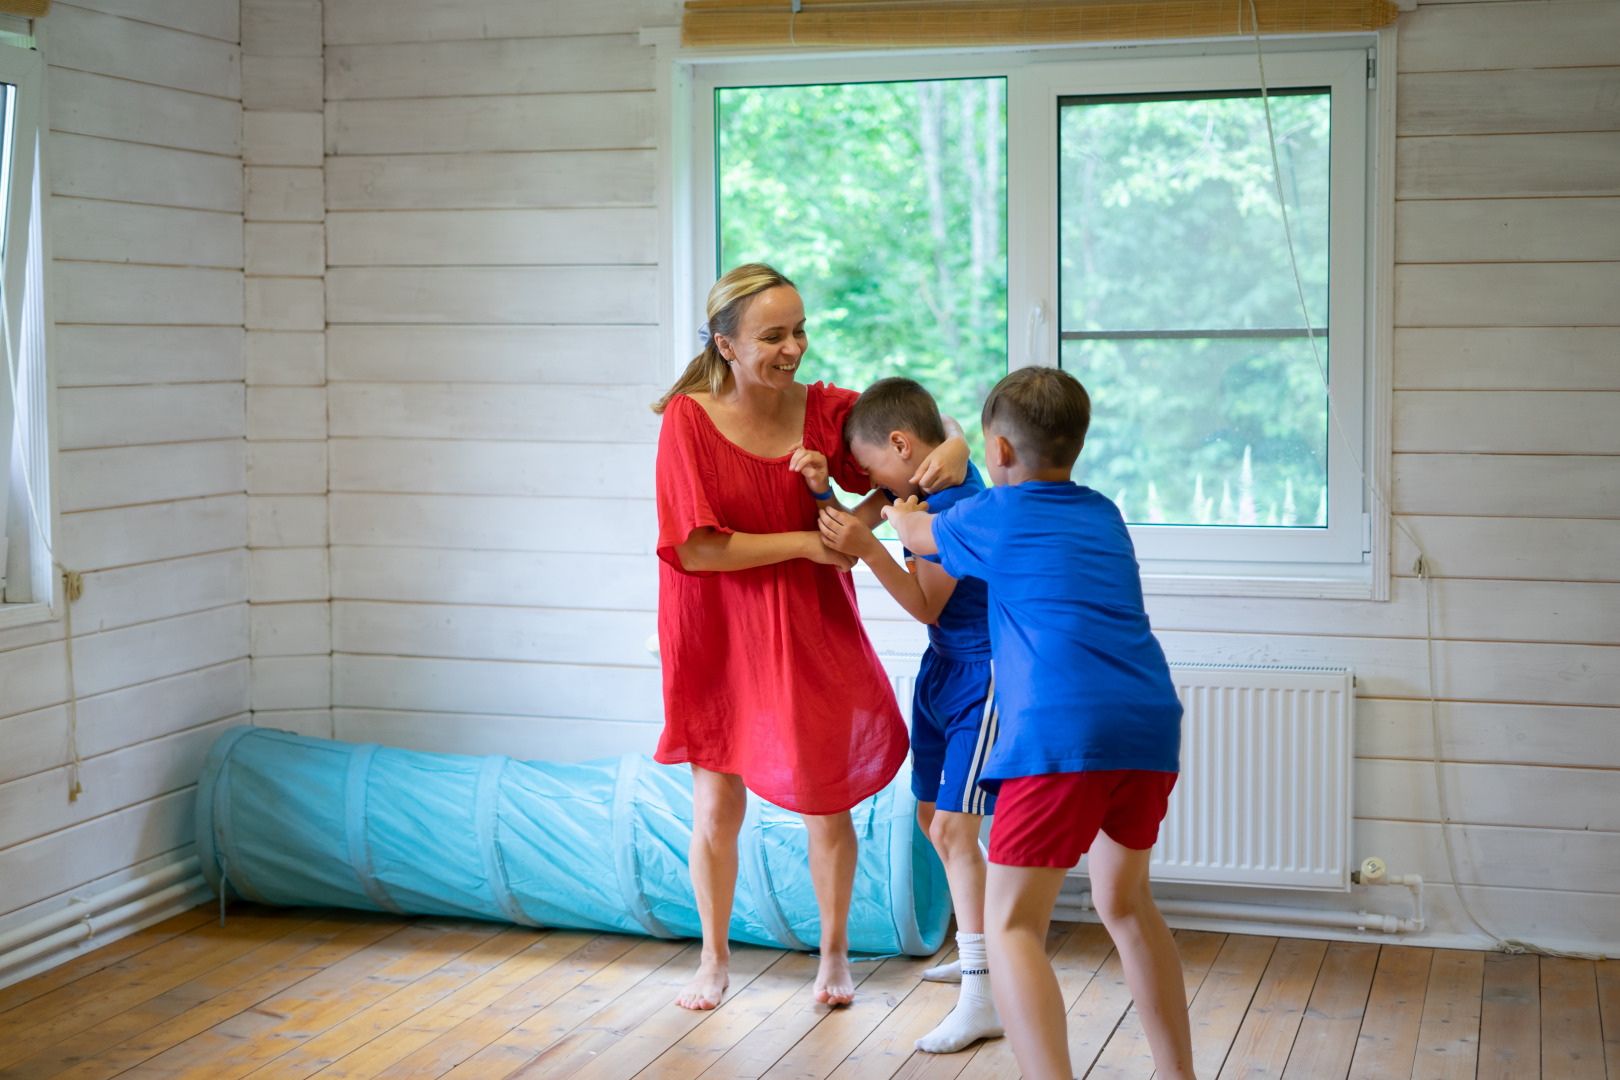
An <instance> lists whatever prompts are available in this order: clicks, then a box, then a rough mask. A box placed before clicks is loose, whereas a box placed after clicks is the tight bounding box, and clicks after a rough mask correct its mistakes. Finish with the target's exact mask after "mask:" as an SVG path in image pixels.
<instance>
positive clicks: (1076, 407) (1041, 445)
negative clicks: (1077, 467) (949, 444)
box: [980, 367, 1091, 469]
mask: <svg viewBox="0 0 1620 1080" xmlns="http://www.w3.org/2000/svg"><path fill="white" fill-rule="evenodd" d="M980 422H981V423H982V424H983V426H984V430H985V433H986V434H987V435H988V434H989V432H990V428H991V426H992V425H994V426H995V428H996V431H997V433H998V434H1000V435H1001V436H1003V437H1004V438H1006V440H1007V441H1008V442H1010V443H1012V444H1013V449H1014V450H1016V451H1018V453H1019V455H1020V456H1025V455H1027V456H1029V457H1031V458H1033V459H1035V461H1037V462H1038V463H1039V465H1040V467H1042V468H1048V469H1051V468H1063V469H1067V468H1072V467H1073V466H1074V462H1075V459H1076V458H1078V457H1079V456H1080V448H1081V447H1082V446H1084V445H1085V444H1086V429H1087V428H1089V427H1090V426H1091V395H1089V394H1087V393H1086V388H1085V387H1084V386H1081V385H1080V380H1079V379H1076V378H1075V377H1074V376H1073V375H1070V374H1069V373H1068V372H1067V371H1062V370H1059V369H1058V368H1051V367H1026V368H1019V369H1018V370H1017V371H1013V372H1010V373H1008V375H1007V377H1006V378H1005V379H1002V380H1001V381H1000V382H998V383H996V385H995V386H994V387H993V388H991V390H990V396H989V397H987V398H985V399H984V412H983V413H981V414H980Z"/></svg>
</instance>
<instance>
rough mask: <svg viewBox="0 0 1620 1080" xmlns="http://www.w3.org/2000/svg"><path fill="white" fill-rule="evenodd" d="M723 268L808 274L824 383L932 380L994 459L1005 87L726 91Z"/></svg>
mask: <svg viewBox="0 0 1620 1080" xmlns="http://www.w3.org/2000/svg"><path fill="white" fill-rule="evenodd" d="M715 128H716V148H715V149H716V154H715V158H716V174H717V176H718V183H717V184H716V199H715V206H716V217H717V226H718V241H717V243H718V251H719V259H718V263H717V270H718V271H719V272H724V271H725V270H728V269H730V268H731V267H733V266H737V265H739V264H741V263H746V262H754V261H761V262H770V263H773V264H776V265H778V266H779V267H781V268H783V270H784V272H785V273H788V275H789V276H790V277H794V276H795V275H797V277H796V280H797V281H798V284H799V287H800V289H801V291H802V293H803V295H804V300H805V310H806V313H807V316H809V317H810V318H811V320H812V327H811V329H812V330H813V332H814V334H815V338H814V341H813V342H812V348H813V349H814V353H815V356H816V357H817V362H816V364H815V372H816V375H815V377H816V378H824V379H827V380H828V381H830V382H836V383H838V384H839V385H840V386H847V387H851V388H854V389H859V388H861V387H863V386H867V385H869V384H870V383H872V382H874V381H876V380H877V379H881V378H884V377H886V376H889V375H906V376H910V377H911V378H914V379H917V380H918V381H919V382H922V383H923V384H925V385H927V386H929V387H930V388H931V389H932V390H933V391H934V393H935V394H936V395H937V396H938V398H939V404H940V408H941V410H942V411H943V412H945V413H946V414H947V415H950V416H955V417H956V418H957V419H958V420H960V421H961V423H962V426H963V428H964V429H965V430H966V431H967V434H968V438H969V441H970V442H971V443H972V444H973V445H974V447H975V450H976V451H977V452H978V453H979V454H981V455H982V452H983V440H982V438H981V436H980V432H979V418H978V413H979V403H980V402H982V401H983V400H984V396H985V394H986V393H988V392H989V390H990V388H991V387H992V386H994V385H995V384H996V381H997V380H998V379H1000V378H1001V377H1002V376H1003V375H1005V374H1006V372H1007V180H1006V175H1007V174H1006V165H1005V162H1006V145H1007V120H1006V80H1005V79H1000V78H991V79H954V80H946V81H932V80H930V81H897V82H878V83H842V84H833V85H825V84H822V85H810V86H757V87H723V88H720V89H719V90H717V91H716V94H715Z"/></svg>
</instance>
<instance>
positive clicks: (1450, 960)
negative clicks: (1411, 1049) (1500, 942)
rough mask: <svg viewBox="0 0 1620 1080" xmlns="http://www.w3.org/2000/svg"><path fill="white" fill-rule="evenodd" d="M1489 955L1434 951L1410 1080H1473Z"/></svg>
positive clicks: (1443, 950)
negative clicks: (1481, 1002) (1486, 959)
mask: <svg viewBox="0 0 1620 1080" xmlns="http://www.w3.org/2000/svg"><path fill="white" fill-rule="evenodd" d="M1484 975H1485V954H1484V953H1482V952H1471V951H1457V950H1454V949H1436V950H1435V953H1434V959H1433V961H1431V962H1430V965H1429V987H1428V990H1427V991H1426V992H1425V994H1424V998H1423V1021H1422V1023H1421V1024H1419V1026H1418V1045H1417V1053H1416V1055H1415V1057H1414V1059H1413V1061H1412V1080H1474V1077H1475V1075H1476V1074H1477V1072H1478V1066H1479V1015H1480V996H1481V994H1482V992H1483V979H1484Z"/></svg>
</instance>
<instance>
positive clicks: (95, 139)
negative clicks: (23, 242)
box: [0, 0, 249, 974]
mask: <svg viewBox="0 0 1620 1080" xmlns="http://www.w3.org/2000/svg"><path fill="white" fill-rule="evenodd" d="M43 26H44V30H43V44H44V49H45V54H46V60H47V61H48V63H49V71H48V101H47V108H48V113H49V131H48V133H47V135H46V138H45V144H46V152H45V158H46V161H47V162H48V165H49V169H50V176H49V182H50V190H51V191H52V193H53V194H52V195H51V197H50V205H49V207H48V215H49V216H48V217H47V219H46V220H47V223H48V228H49V234H48V243H49V247H47V251H48V252H51V253H53V254H54V259H55V261H54V263H53V264H52V265H51V267H50V271H49V273H50V282H49V284H50V288H51V290H52V292H51V295H50V297H49V302H50V304H51V314H52V316H53V318H54V321H55V323H56V327H55V332H54V338H53V339H52V341H51V343H50V344H51V347H52V349H51V353H50V358H49V362H50V364H51V365H52V367H53V369H54V372H55V379H56V384H57V387H58V389H57V394H56V403H57V415H56V422H57V438H58V441H59V444H60V448H61V452H60V455H59V456H58V458H57V459H56V470H57V471H56V477H55V482H56V492H57V499H58V502H59V505H60V509H61V518H60V522H59V532H58V538H59V539H58V550H57V554H58V557H59V558H60V559H61V561H62V562H63V563H64V564H65V565H67V566H69V567H72V568H73V569H76V570H80V571H82V572H84V575H85V577H84V581H85V588H84V596H83V599H81V600H80V601H79V602H78V603H77V604H75V605H74V610H73V626H74V630H75V633H76V640H75V642H74V660H75V670H76V676H77V687H78V693H79V695H80V698H79V705H78V743H79V748H80V751H81V753H82V755H83V758H84V764H83V772H82V784H83V794H82V795H80V797H79V798H78V800H77V801H74V802H70V801H69V800H68V781H67V768H66V765H67V761H68V757H67V745H68V737H67V730H68V717H67V708H66V704H65V698H66V689H65V685H66V684H65V671H64V668H65V650H64V648H63V639H62V624H61V623H60V622H49V623H42V624H39V625H34V626H27V627H21V628H17V629H12V630H7V631H4V632H0V928H9V927H10V926H13V925H16V924H19V923H21V922H25V921H27V920H28V919H30V918H32V917H34V916H36V915H39V914H44V913H47V912H48V911H51V910H55V908H57V907H60V906H61V905H62V904H63V903H65V902H66V896H67V894H69V893H70V892H81V891H85V892H94V891H96V890H97V889H99V888H101V887H103V886H105V885H107V884H112V883H116V882H117V881H119V880H122V879H124V878H126V877H128V876H130V875H131V874H132V873H135V872H137V871H138V869H139V868H142V867H147V866H153V865H156V864H159V863H161V862H167V861H170V860H172V859H174V858H176V857H178V856H180V855H181V854H183V853H184V852H185V850H186V849H187V848H188V847H189V845H190V842H191V835H192V822H191V816H192V815H191V805H192V798H193V795H192V792H193V784H194V782H195V779H196V776H197V773H198V771H199V770H200V768H201V765H202V760H203V756H204V754H205V753H206V751H207V748H208V746H209V744H210V743H211V741H212V740H213V739H214V738H215V737H216V736H217V735H218V734H219V733H220V731H222V730H223V729H224V728H226V727H229V726H231V725H235V724H240V723H243V722H245V721H246V720H247V717H248V707H249V705H248V684H249V661H248V606H247V599H248V578H249V569H248V553H247V551H246V541H247V536H246V521H247V514H246V504H245V503H246V500H245V495H244V490H245V479H244V476H245V469H246V464H245V459H244V444H243V432H244V425H245V419H244V411H243V410H244V406H243V385H242V321H243V293H242V266H243V250H242V167H241V132H242V110H241V96H242V95H241V84H240V49H239V40H240V36H239V30H238V19H237V5H236V3H234V2H232V3H221V2H220V0H165V2H162V3H158V2H153V0H82V2H79V0H75V2H70V3H59V4H56V5H55V6H54V7H53V8H52V11H51V14H50V17H49V18H48V19H47V20H45V21H44V23H43ZM13 974H15V973H13Z"/></svg>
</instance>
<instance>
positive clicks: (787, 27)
mask: <svg viewBox="0 0 1620 1080" xmlns="http://www.w3.org/2000/svg"><path fill="white" fill-rule="evenodd" d="M11 2H16V0H11ZM1251 10H1252V14H1251ZM1398 13H1399V9H1398V8H1397V7H1396V6H1395V4H1394V3H1393V2H1391V0H1253V5H1252V9H1251V5H1250V0H1024V2H1018V0H1000V2H996V0H802V10H800V11H799V12H798V13H797V14H794V13H793V10H792V3H791V0H687V3H686V13H685V15H684V16H683V17H682V19H681V44H682V45H690V46H697V47H703V46H727V47H731V48H737V47H744V48H754V47H767V48H769V47H787V46H794V45H799V46H806V45H817V46H824V45H843V46H849V45H856V46H872V47H879V48H905V47H907V46H942V45H946V46H948V45H1028V44H1056V43H1063V42H1085V41H1146V40H1153V39H1164V38H1172V39H1173V38H1198V37H1229V36H1232V35H1235V34H1252V33H1254V24H1255V20H1256V18H1258V20H1259V23H1260V32H1261V33H1262V34H1324V33H1335V32H1342V31H1351V30H1376V29H1378V28H1379V27H1381V26H1387V25H1389V24H1390V23H1392V22H1394V21H1395V16H1396V15H1397V14H1398Z"/></svg>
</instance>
